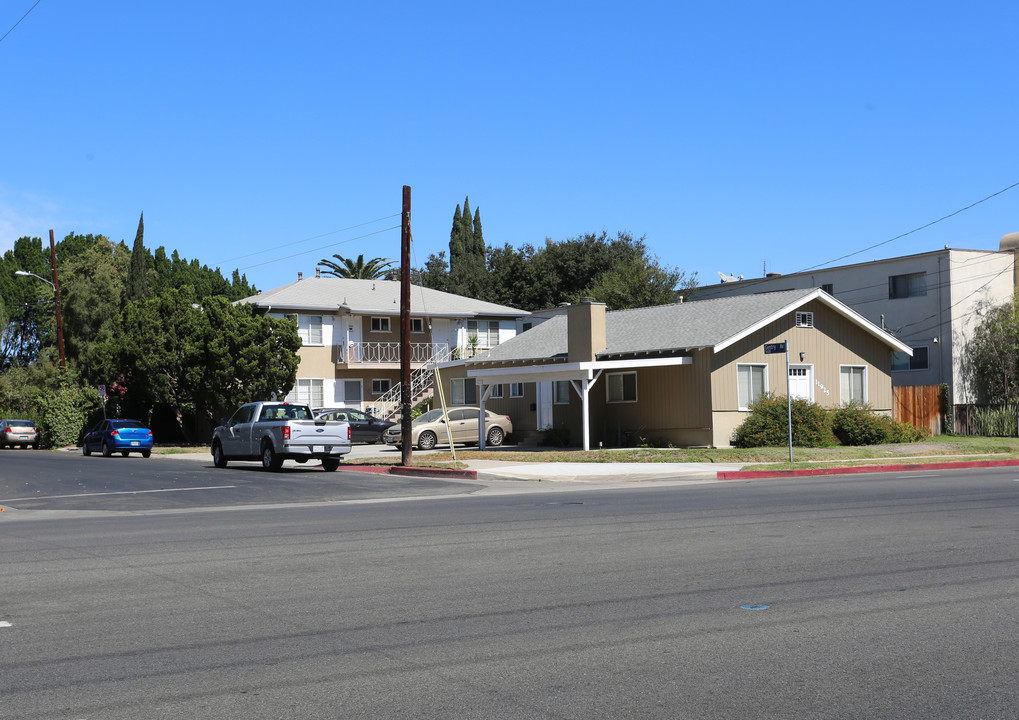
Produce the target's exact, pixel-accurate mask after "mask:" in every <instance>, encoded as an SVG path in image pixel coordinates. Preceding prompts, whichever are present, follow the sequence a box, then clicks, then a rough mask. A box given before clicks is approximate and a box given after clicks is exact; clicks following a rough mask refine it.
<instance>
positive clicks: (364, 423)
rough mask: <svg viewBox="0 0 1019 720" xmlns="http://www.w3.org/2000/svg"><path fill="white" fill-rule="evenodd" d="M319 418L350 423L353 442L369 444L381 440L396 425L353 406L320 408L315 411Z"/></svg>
mask: <svg viewBox="0 0 1019 720" xmlns="http://www.w3.org/2000/svg"><path fill="white" fill-rule="evenodd" d="M315 417H316V418H319V419H320V420H342V421H344V422H346V423H348V424H349V425H350V436H351V440H352V441H353V442H363V443H368V444H370V445H374V444H375V443H378V442H382V434H383V433H384V432H385V431H386V430H388V429H389V428H391V427H393V425H396V423H395V422H390V421H389V420H379V419H378V418H376V417H374V416H372V415H369V414H368V413H366V412H363V411H361V410H355V409H354V408H322V409H319V410H316V411H315Z"/></svg>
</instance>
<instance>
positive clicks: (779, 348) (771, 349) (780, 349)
mask: <svg viewBox="0 0 1019 720" xmlns="http://www.w3.org/2000/svg"><path fill="white" fill-rule="evenodd" d="M784 352H785V343H784V342H780V343H764V354H765V355H774V354H775V353H784Z"/></svg>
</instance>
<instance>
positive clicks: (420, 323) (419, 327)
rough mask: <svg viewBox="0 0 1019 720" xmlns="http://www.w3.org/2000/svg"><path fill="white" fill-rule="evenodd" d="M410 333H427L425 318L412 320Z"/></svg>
mask: <svg viewBox="0 0 1019 720" xmlns="http://www.w3.org/2000/svg"><path fill="white" fill-rule="evenodd" d="M410 331H411V332H412V333H423V332H424V331H425V321H424V319H423V318H411V319H410Z"/></svg>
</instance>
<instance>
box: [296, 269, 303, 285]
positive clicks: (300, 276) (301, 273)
mask: <svg viewBox="0 0 1019 720" xmlns="http://www.w3.org/2000/svg"><path fill="white" fill-rule="evenodd" d="M301 280H304V273H303V272H301V271H300V270H298V271H297V281H298V282H300V281H301Z"/></svg>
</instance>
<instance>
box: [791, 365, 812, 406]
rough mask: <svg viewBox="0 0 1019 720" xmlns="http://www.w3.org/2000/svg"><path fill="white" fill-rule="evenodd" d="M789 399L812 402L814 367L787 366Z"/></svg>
mask: <svg viewBox="0 0 1019 720" xmlns="http://www.w3.org/2000/svg"><path fill="white" fill-rule="evenodd" d="M789 397H791V398H798V399H800V400H806V401H808V402H813V400H814V366H813V365H790V366H789Z"/></svg>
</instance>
